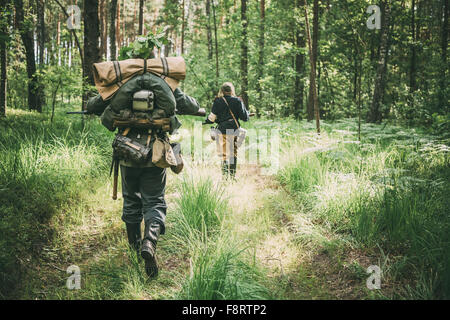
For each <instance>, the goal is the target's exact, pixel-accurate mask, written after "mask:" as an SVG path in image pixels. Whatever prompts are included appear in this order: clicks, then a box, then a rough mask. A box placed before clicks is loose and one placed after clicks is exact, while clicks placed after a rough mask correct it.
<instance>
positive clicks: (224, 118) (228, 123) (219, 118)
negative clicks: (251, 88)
mask: <svg viewBox="0 0 450 320" xmlns="http://www.w3.org/2000/svg"><path fill="white" fill-rule="evenodd" d="M249 116H250V114H249V112H248V111H247V109H246V108H245V105H244V102H243V101H242V100H241V99H240V98H238V97H236V94H235V90H234V86H233V84H232V83H231V82H225V83H224V84H223V85H222V87H221V88H220V91H219V94H218V96H217V98H216V99H215V100H214V104H213V106H212V109H211V113H210V114H209V115H208V117H207V118H206V121H205V123H206V124H207V123H217V124H218V125H217V128H216V129H217V130H218V133H219V134H218V136H217V137H216V144H217V153H218V155H219V157H220V158H221V159H222V174H223V176H224V177H231V178H232V179H234V177H235V175H236V166H237V144H236V140H237V137H236V136H235V135H234V134H233V132H234V131H235V130H237V129H238V128H239V127H240V123H239V120H242V121H248V120H249Z"/></svg>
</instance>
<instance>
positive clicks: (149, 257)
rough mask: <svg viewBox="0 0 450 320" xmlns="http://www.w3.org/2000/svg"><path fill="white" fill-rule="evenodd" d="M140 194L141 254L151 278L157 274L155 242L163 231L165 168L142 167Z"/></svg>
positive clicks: (165, 208)
mask: <svg viewBox="0 0 450 320" xmlns="http://www.w3.org/2000/svg"><path fill="white" fill-rule="evenodd" d="M140 188H141V195H142V205H143V213H144V221H145V228H144V239H143V241H142V249H141V255H142V257H143V258H144V260H145V271H146V272H147V275H148V276H149V277H151V278H153V277H156V276H157V275H158V264H157V261H156V244H157V242H158V238H159V236H160V234H164V233H165V219H166V210H167V205H166V201H165V199H164V196H165V189H166V169H162V168H158V167H150V168H144V169H143V170H142V175H141V184H140Z"/></svg>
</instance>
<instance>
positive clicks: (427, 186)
mask: <svg viewBox="0 0 450 320" xmlns="http://www.w3.org/2000/svg"><path fill="white" fill-rule="evenodd" d="M350 125H351V124H350ZM363 130H365V132H366V134H365V135H364V136H363V140H362V142H361V143H360V144H357V143H338V144H337V145H336V146H335V147H334V148H332V149H331V150H325V151H321V152H318V153H317V152H316V153H314V154H306V155H304V156H302V157H300V159H297V160H296V161H294V162H292V163H289V164H288V165H287V166H286V167H285V168H284V169H283V170H282V171H281V172H280V173H279V175H278V177H279V180H280V181H281V183H282V184H283V185H285V186H286V188H287V190H289V192H290V193H291V194H292V195H293V196H294V197H295V198H296V199H297V201H298V202H299V203H301V204H302V205H303V206H304V207H306V208H307V209H308V210H309V211H310V212H311V214H312V216H313V219H314V220H315V221H316V222H317V223H319V224H321V225H323V226H326V227H327V228H328V230H330V232H333V233H334V234H338V235H340V236H341V237H342V238H345V239H347V240H348V239H349V237H350V239H351V241H353V242H354V243H356V244H357V245H362V246H363V247H365V248H366V250H372V251H373V250H377V249H378V248H382V250H384V254H386V255H388V256H389V255H392V256H396V257H397V260H399V261H400V262H399V263H398V265H397V266H392V267H391V268H392V270H393V271H392V273H391V274H389V273H387V274H386V279H389V277H391V279H390V280H392V281H393V282H397V283H398V282H400V283H403V284H402V285H399V286H397V287H396V288H395V290H396V295H395V296H393V297H404V298H449V297H450V286H449V282H448V278H449V276H448V275H449V274H450V269H449V263H448V260H449V252H450V241H449V231H450V214H449V212H450V211H449V199H450V192H449V185H448V180H449V176H450V166H449V157H448V147H446V146H445V145H444V144H442V142H440V141H438V140H437V139H436V138H433V137H427V136H426V135H420V134H418V133H416V132H415V131H414V130H410V131H408V130H405V129H402V128H395V127H394V128H389V129H387V130H386V131H387V132H386V131H383V130H382V128H381V127H375V126H372V125H367V126H364V127H363ZM389 131H390V132H389ZM363 132H364V131H363ZM325 135H330V136H331V137H333V135H334V136H336V135H335V133H333V132H328V133H325ZM350 137H352V136H350ZM353 137H354V136H353ZM347 139H348V138H347ZM341 141H342V140H341ZM349 141H351V140H349ZM398 257H403V259H398ZM393 263H396V262H393ZM394 271H395V272H394Z"/></svg>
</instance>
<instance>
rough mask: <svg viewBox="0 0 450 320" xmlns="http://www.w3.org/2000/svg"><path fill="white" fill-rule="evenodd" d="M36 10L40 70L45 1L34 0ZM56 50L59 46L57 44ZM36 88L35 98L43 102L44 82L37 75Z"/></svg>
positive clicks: (40, 65) (41, 64)
mask: <svg viewBox="0 0 450 320" xmlns="http://www.w3.org/2000/svg"><path fill="white" fill-rule="evenodd" d="M36 11H37V27H36V29H37V33H38V35H37V40H38V45H39V59H38V61H39V71H42V69H43V67H44V51H45V16H44V15H45V1H44V0H36ZM58 50H61V49H60V46H58ZM37 82H38V86H39V88H38V90H37V94H38V95H39V96H38V97H37V99H38V100H39V101H40V104H44V103H45V92H44V83H43V81H42V79H41V78H40V76H38V80H37Z"/></svg>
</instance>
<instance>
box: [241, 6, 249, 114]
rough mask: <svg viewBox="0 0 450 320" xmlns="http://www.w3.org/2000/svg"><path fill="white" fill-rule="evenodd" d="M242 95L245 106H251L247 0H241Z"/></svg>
mask: <svg viewBox="0 0 450 320" xmlns="http://www.w3.org/2000/svg"><path fill="white" fill-rule="evenodd" d="M241 23H242V40H241V97H242V101H244V104H245V107H246V108H247V109H248V108H249V101H248V92H247V91H248V36H247V33H248V30H247V28H248V21H247V0H241Z"/></svg>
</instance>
